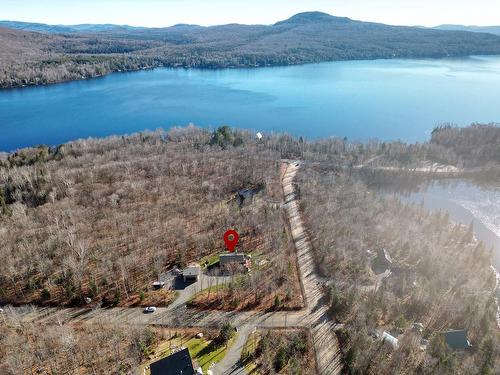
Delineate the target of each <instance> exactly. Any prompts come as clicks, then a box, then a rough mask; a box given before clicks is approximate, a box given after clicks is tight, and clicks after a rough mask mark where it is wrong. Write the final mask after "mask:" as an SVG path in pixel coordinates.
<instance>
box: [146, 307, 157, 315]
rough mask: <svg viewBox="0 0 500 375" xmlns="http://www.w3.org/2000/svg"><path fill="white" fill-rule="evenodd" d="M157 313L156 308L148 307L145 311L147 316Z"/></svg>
mask: <svg viewBox="0 0 500 375" xmlns="http://www.w3.org/2000/svg"><path fill="white" fill-rule="evenodd" d="M155 311H156V307H154V306H148V307H146V308H145V309H144V313H145V314H150V313H154V312H155Z"/></svg>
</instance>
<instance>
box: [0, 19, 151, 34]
mask: <svg viewBox="0 0 500 375" xmlns="http://www.w3.org/2000/svg"><path fill="white" fill-rule="evenodd" d="M0 26H1V27H7V28H9V29H16V30H25V31H34V32H38V33H54V34H66V33H101V32H106V31H130V30H138V29H145V28H144V27H134V26H128V25H112V24H81V25H47V24H45V23H32V22H18V21H0Z"/></svg>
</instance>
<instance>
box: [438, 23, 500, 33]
mask: <svg viewBox="0 0 500 375" xmlns="http://www.w3.org/2000/svg"><path fill="white" fill-rule="evenodd" d="M434 29H436V30H448V31H450V30H451V31H470V32H474V33H489V34H495V35H500V26H464V25H440V26H436V27H434Z"/></svg>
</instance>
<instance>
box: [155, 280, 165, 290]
mask: <svg viewBox="0 0 500 375" xmlns="http://www.w3.org/2000/svg"><path fill="white" fill-rule="evenodd" d="M164 287H165V282H163V281H155V282H154V283H153V288H154V289H161V288H164Z"/></svg>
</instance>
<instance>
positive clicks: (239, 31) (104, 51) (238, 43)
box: [0, 12, 500, 88]
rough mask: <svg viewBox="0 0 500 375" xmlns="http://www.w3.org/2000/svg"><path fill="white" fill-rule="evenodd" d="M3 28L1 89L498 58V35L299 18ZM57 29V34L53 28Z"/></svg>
mask: <svg viewBox="0 0 500 375" xmlns="http://www.w3.org/2000/svg"><path fill="white" fill-rule="evenodd" d="M7 25H8V26H11V27H18V28H19V29H20V30H19V29H9V28H2V27H0V45H1V46H2V48H1V49H0V87H4V88H8V87H17V86H24V85H39V84H48V83H54V82H61V81H67V80H75V79H84V78H90V77H97V76H102V75H104V74H108V73H110V72H117V71H130V70H138V69H143V68H153V67H160V66H161V67H184V68H209V69H212V68H235V67H260V66H274V65H294V64H303V63H313V62H321V61H333V60H360V59H376V58H415V57H449V56H468V55H486V54H500V36H496V35H492V34H485V33H472V32H465V31H441V30H433V29H425V28H417V27H402V26H388V25H383V24H376V23H369V22H361V21H355V20H351V19H349V18H340V17H334V16H330V15H328V14H324V13H319V12H310V13H301V14H298V15H295V16H293V17H292V18H290V19H288V20H285V21H282V22H278V23H276V24H274V25H251V26H250V25H249V26H247V25H237V24H231V25H223V26H212V27H201V26H196V25H176V26H172V27H167V28H158V29H146V28H127V27H112V26H109V25H101V27H98V26H96V27H94V28H92V27H90V26H89V25H83V26H82V27H79V28H76V29H71V28H70V29H68V30H66V31H64V30H62V31H59V32H57V31H56V33H54V32H53V31H54V28H53V27H52V28H51V27H46V28H44V27H43V25H34V26H33V27H32V28H31V29H32V30H37V31H46V32H45V33H35V32H30V31H27V30H28V29H30V28H29V26H26V25H25V24H21V25H19V24H16V23H10V24H7ZM56 30H57V29H56Z"/></svg>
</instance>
